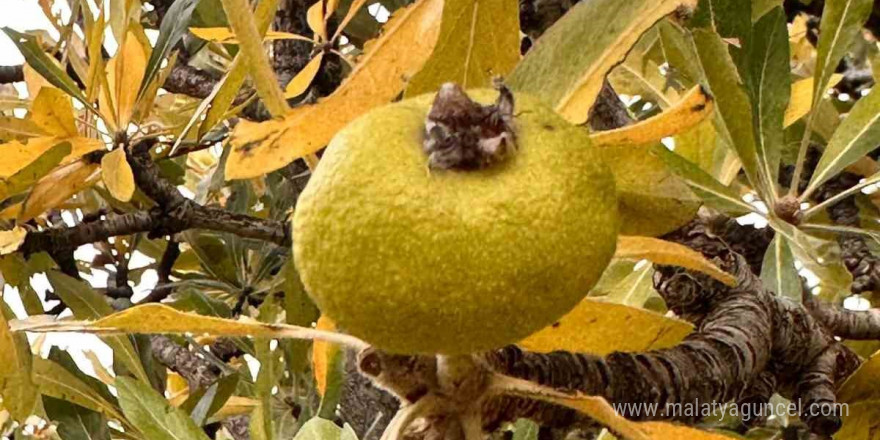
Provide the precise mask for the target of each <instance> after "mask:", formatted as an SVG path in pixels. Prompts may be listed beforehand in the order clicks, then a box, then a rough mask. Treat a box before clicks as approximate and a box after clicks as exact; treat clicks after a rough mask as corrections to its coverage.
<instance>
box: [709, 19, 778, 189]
mask: <svg viewBox="0 0 880 440" xmlns="http://www.w3.org/2000/svg"><path fill="white" fill-rule="evenodd" d="M693 34H694V44H695V46H696V48H697V53H698V54H699V57H700V63H701V65H702V67H703V72H704V74H705V75H706V82H707V85H708V87H709V89H710V91H711V93H712V96H714V97H715V106H716V107H715V108H716V112H718V114H719V116H720V117H719V118H716V121H717V122H718V124H716V128H717V129H718V133H719V134H720V135H721V136H722V137H723V138H725V139H727V140H729V141H730V142H729V144H730V145H733V147H734V149H735V150H736V153H737V155H738V156H739V158H740V160H741V161H742V164H743V169H744V170H745V172H746V175H747V176H748V178H749V181H751V182H752V185H754V186H755V188H756V189H758V192H759V193H760V194H762V195H764V194H768V193H769V192H770V191H771V190H772V189H773V188H775V185H773V184H772V183H771V182H770V181H769V180H768V179H769V177H768V176H767V175H766V174H765V173H764V171H763V170H762V169H761V168H760V167H759V165H758V150H757V147H756V145H755V136H754V131H753V124H752V108H751V102H750V101H749V96H748V94H747V93H746V90H745V89H744V84H743V82H742V80H741V79H740V76H739V73H738V72H737V68H736V65H735V64H734V62H733V59H732V58H731V56H730V53H729V52H728V50H727V43H725V42H724V40H722V39H721V36H720V35H718V34H717V33H715V32H713V31H711V30H708V29H695V30H694V31H693Z"/></svg>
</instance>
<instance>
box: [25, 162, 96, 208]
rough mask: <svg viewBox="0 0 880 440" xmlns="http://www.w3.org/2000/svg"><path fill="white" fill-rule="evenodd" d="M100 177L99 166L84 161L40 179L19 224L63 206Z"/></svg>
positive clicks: (28, 198) (64, 167)
mask: <svg viewBox="0 0 880 440" xmlns="http://www.w3.org/2000/svg"><path fill="white" fill-rule="evenodd" d="M97 177H98V165H97V164H93V163H88V162H86V161H83V160H79V161H76V162H71V163H69V164H67V165H62V166H60V167H58V168H56V169H55V171H52V172H51V173H49V174H48V175H46V176H45V177H43V178H42V179H40V180H39V181H38V182H37V183H36V185H34V187H33V189H31V192H30V194H28V196H27V199H25V201H24V205H23V206H22V210H21V213H19V215H18V223H24V222H26V221H28V220H30V219H32V218H34V217H36V216H38V215H40V214H42V213H44V212H46V211H47V210H49V209H52V208H54V207H56V206H59V205H61V204H62V203H64V202H65V201H67V199H69V198H70V197H71V196H72V195H74V194H76V193H78V192H80V191H82V190H83V189H85V188H88V187H89V186H91V185H92V184H94V183H95V181H96V180H97Z"/></svg>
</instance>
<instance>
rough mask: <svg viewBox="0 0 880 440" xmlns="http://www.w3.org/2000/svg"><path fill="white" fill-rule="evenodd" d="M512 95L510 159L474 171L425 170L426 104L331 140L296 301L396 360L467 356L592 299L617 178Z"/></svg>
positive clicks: (607, 242) (308, 210)
mask: <svg viewBox="0 0 880 440" xmlns="http://www.w3.org/2000/svg"><path fill="white" fill-rule="evenodd" d="M467 93H468V94H469V95H470V97H471V98H472V99H474V100H475V101H478V102H480V103H482V104H489V103H491V102H493V101H494V99H495V98H496V97H497V96H498V93H497V92H496V91H494V90H489V89H480V90H470V91H468V92H467ZM515 97H516V109H515V114H516V135H517V144H518V151H517V152H516V153H515V154H514V155H513V156H512V157H511V158H510V159H508V160H506V161H505V162H503V163H499V164H496V165H493V166H492V167H490V168H486V169H482V170H478V171H456V170H430V171H429V169H428V166H427V156H426V155H425V153H424V152H423V151H422V141H423V139H424V132H423V130H424V122H425V115H426V114H427V112H428V110H429V107H430V105H431V102H432V101H433V98H434V96H433V95H426V96H420V97H417V98H413V99H409V100H405V101H402V102H399V103H395V104H391V105H387V106H384V107H381V108H377V109H375V110H372V111H370V112H369V113H367V114H366V115H364V116H362V117H360V118H359V119H357V120H355V121H353V122H352V123H351V124H349V125H348V126H347V127H346V128H344V129H343V130H342V131H340V132H339V133H338V134H337V135H336V137H335V138H334V139H333V140H332V141H331V143H330V145H329V146H328V148H327V150H326V152H325V154H324V156H323V157H322V159H321V161H320V163H319V165H318V167H317V169H316V170H315V172H314V175H313V176H312V178H311V180H310V181H309V183H308V185H307V187H306V189H305V191H304V192H303V193H302V195H301V196H300V199H299V201H298V203H297V207H296V212H295V214H294V217H293V239H294V258H295V259H296V267H297V269H298V270H299V273H300V276H301V277H302V281H303V283H304V285H305V287H306V290H307V291H308V292H309V294H310V295H311V296H312V298H313V299H314V300H315V302H316V303H317V304H318V306H319V307H320V309H321V310H322V311H323V313H325V314H326V315H327V316H329V317H330V318H331V319H332V320H333V321H335V322H336V323H337V325H338V326H339V328H341V329H344V330H345V331H346V332H348V333H350V334H352V335H354V336H357V337H359V338H362V339H364V340H365V341H367V342H369V343H371V344H373V345H374V346H376V347H378V348H380V349H383V350H387V351H390V352H395V353H443V354H462V353H472V352H475V351H481V350H488V349H492V348H496V347H500V346H503V345H506V344H510V343H514V342H516V341H519V340H521V339H523V338H524V337H526V336H528V335H529V334H531V333H533V332H535V331H537V330H539V329H541V328H543V327H546V326H547V325H550V324H552V323H554V322H555V321H556V320H557V319H558V318H560V317H561V316H563V315H564V314H565V313H566V312H568V311H569V310H571V309H572V308H573V307H574V306H575V305H576V304H577V303H578V302H579V301H580V300H581V299H582V298H583V297H584V296H585V295H586V294H587V292H588V291H589V290H590V288H592V287H593V285H594V284H595V283H596V281H597V280H598V279H599V276H600V275H601V273H602V271H603V270H604V269H605V267H606V266H607V264H608V262H609V260H610V259H611V256H612V254H613V253H614V249H615V245H616V240H617V232H618V214H617V199H616V196H615V190H614V178H613V176H612V175H611V173H610V171H609V170H608V168H607V167H606V166H605V165H604V164H603V163H602V162H601V161H600V160H599V159H598V156H597V155H596V154H594V152H593V151H592V147H591V146H590V141H589V138H588V136H587V133H586V131H585V130H583V129H580V128H577V127H574V126H571V125H570V124H568V123H567V122H566V121H564V120H563V119H562V118H561V117H560V116H558V115H557V114H556V113H554V112H553V111H552V110H551V109H549V108H547V107H545V106H544V105H543V104H540V103H539V102H538V100H537V99H534V98H531V97H529V96H524V95H516V96H515ZM316 122H317V121H316Z"/></svg>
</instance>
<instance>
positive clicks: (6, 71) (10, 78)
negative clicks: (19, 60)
mask: <svg viewBox="0 0 880 440" xmlns="http://www.w3.org/2000/svg"><path fill="white" fill-rule="evenodd" d="M22 67H23V66H0V84H9V83H14V82H19V81H24V69H23V68H22Z"/></svg>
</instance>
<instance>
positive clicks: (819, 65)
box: [813, 0, 874, 108]
mask: <svg viewBox="0 0 880 440" xmlns="http://www.w3.org/2000/svg"><path fill="white" fill-rule="evenodd" d="M873 4H874V2H873V1H871V0H836V1H828V2H825V8H824V10H823V11H822V20H821V21H820V23H821V24H820V25H819V44H818V47H817V48H816V51H817V54H816V69H815V74H814V78H815V81H814V82H813V108H816V103H817V102H819V100H821V99H822V97H823V96H824V91H825V89H826V88H827V86H828V81H830V80H831V75H833V74H834V71H835V70H837V65H838V64H839V63H840V60H841V59H843V56H844V55H845V54H846V52H847V50H848V49H849V46H850V44H852V42H853V40H855V38H856V36H857V35H859V33H860V32H861V31H862V25H863V24H864V23H865V21H866V20H867V19H868V15H869V14H870V13H871V8H872V7H873Z"/></svg>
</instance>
